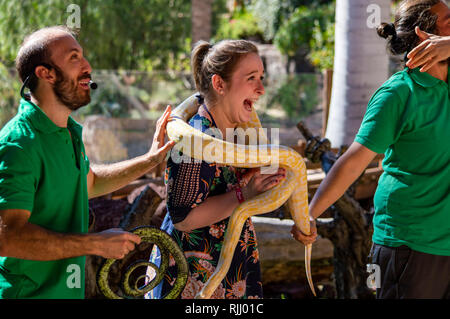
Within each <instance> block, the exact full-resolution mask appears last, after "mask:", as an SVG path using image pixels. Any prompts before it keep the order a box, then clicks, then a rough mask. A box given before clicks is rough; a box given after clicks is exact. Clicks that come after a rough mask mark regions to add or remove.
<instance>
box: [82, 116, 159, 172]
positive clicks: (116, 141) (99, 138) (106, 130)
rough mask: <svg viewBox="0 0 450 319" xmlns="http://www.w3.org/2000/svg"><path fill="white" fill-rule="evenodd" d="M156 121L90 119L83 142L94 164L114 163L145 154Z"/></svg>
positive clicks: (101, 117) (85, 123) (86, 121)
mask: <svg viewBox="0 0 450 319" xmlns="http://www.w3.org/2000/svg"><path fill="white" fill-rule="evenodd" d="M155 123H156V122H155V121H153V120H147V119H139V120H138V119H127V118H107V117H103V116H98V115H93V116H88V117H87V118H86V120H85V121H84V123H83V142H84V146H85V149H86V155H87V156H88V157H89V160H90V161H91V163H95V164H103V163H113V162H118V161H122V160H126V159H130V158H133V157H136V156H139V155H142V154H145V153H146V152H147V151H148V150H149V149H150V146H151V142H152V141H153V133H154V130H155Z"/></svg>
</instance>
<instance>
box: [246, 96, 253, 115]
mask: <svg viewBox="0 0 450 319" xmlns="http://www.w3.org/2000/svg"><path fill="white" fill-rule="evenodd" d="M244 107H245V109H246V110H247V111H249V112H251V111H252V110H253V101H252V100H249V99H246V100H244Z"/></svg>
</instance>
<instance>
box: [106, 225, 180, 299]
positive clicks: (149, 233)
mask: <svg viewBox="0 0 450 319" xmlns="http://www.w3.org/2000/svg"><path fill="white" fill-rule="evenodd" d="M130 232H132V233H134V234H136V235H138V236H140V237H141V242H145V243H152V244H155V245H157V246H158V247H159V250H160V251H161V265H160V267H159V268H158V266H156V265H155V264H154V263H152V262H149V261H146V260H138V261H135V262H134V263H133V264H131V265H130V266H129V267H128V268H127V270H126V271H125V274H124V275H123V277H122V289H123V292H124V294H125V295H126V296H127V298H137V297H141V296H143V295H144V294H146V293H147V292H149V291H150V290H152V289H153V288H155V287H156V286H157V285H158V284H159V283H160V282H161V280H162V279H163V278H164V275H165V273H166V271H167V269H168V267H169V257H170V255H172V256H173V258H174V260H175V262H176V265H177V270H178V274H177V279H176V281H175V283H174V285H173V288H172V290H170V291H169V293H168V294H167V295H166V296H165V297H164V299H175V298H177V297H178V295H179V294H180V293H181V291H182V290H183V289H184V286H185V285H186V282H187V276H188V264H187V261H186V258H185V257H184V254H183V252H182V250H181V249H180V247H179V246H178V244H177V243H176V242H175V240H173V238H172V237H170V236H169V235H168V234H167V233H166V232H164V231H162V230H160V229H158V228H155V227H152V226H140V227H136V228H134V229H133V230H131V231H130ZM116 261H117V259H107V260H105V262H104V263H103V265H102V266H101V267H100V269H99V271H98V273H97V285H98V287H99V289H100V291H101V292H102V293H103V295H105V297H107V298H109V299H123V297H121V296H119V295H118V294H116V293H115V292H114V291H112V289H111V287H110V286H109V283H108V275H109V271H110V269H111V266H112V265H113V264H114V263H115V262H116ZM139 267H151V268H153V269H154V270H155V272H156V276H155V277H154V278H153V279H152V281H150V282H149V283H147V284H146V285H145V286H143V287H138V282H139V281H140V280H142V279H144V278H146V275H141V276H139V277H138V278H137V279H136V281H135V282H134V285H133V287H131V286H130V284H129V279H130V276H131V274H132V273H133V271H135V270H136V269H137V268H139Z"/></svg>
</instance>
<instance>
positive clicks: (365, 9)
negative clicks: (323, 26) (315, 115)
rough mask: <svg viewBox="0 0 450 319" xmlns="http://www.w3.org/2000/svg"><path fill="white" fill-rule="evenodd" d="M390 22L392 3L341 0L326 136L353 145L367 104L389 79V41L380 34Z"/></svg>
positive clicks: (385, 0) (336, 143) (337, 143)
mask: <svg viewBox="0 0 450 319" xmlns="http://www.w3.org/2000/svg"><path fill="white" fill-rule="evenodd" d="M384 21H388V22H389V21H390V0H337V1H336V29H335V56H334V73H333V88H332V93H331V104H330V110H329V117H328V122H327V130H326V137H327V138H328V139H329V140H330V141H331V144H332V146H333V147H340V146H342V145H350V144H351V143H352V142H353V139H354V137H355V135H356V133H357V132H358V129H359V126H360V124H361V121H362V118H363V116H364V113H365V111H366V107H367V103H368V102H369V99H370V97H371V96H372V94H373V93H374V92H375V90H376V89H377V88H378V87H379V86H380V85H381V84H382V83H383V82H384V81H386V79H387V78H388V63H389V61H388V60H389V58H388V55H387V51H386V42H385V40H384V39H382V38H380V37H378V35H377V34H376V26H377V24H379V23H380V22H384Z"/></svg>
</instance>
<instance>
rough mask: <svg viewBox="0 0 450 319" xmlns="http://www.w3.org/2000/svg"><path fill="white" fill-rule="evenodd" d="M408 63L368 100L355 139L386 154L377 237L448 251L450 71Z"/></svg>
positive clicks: (377, 201) (380, 240) (377, 195)
mask: <svg viewBox="0 0 450 319" xmlns="http://www.w3.org/2000/svg"><path fill="white" fill-rule="evenodd" d="M448 79H449V81H448V83H445V82H444V81H441V80H439V79H437V78H435V77H432V76H431V75H429V74H428V73H421V72H419V70H418V69H413V70H410V73H408V68H406V69H405V70H403V71H400V72H397V73H396V74H394V75H393V76H392V77H391V78H390V79H389V80H387V81H386V82H385V83H384V84H383V85H382V86H381V87H380V88H379V89H378V90H377V91H376V92H375V93H374V95H373V96H372V98H371V99H370V101H369V104H368V107H367V111H366V114H365V116H364V119H363V122H362V124H361V127H360V129H359V132H358V134H357V135H356V138H355V141H356V142H358V143H360V144H362V145H364V146H366V147H367V148H369V149H370V150H372V151H374V152H377V153H384V154H385V158H384V160H383V170H384V172H383V174H382V175H381V177H380V179H379V182H378V188H377V190H376V193H375V196H374V206H375V215H374V219H373V225H374V234H373V242H375V243H377V244H381V245H387V246H391V247H397V246H400V245H407V246H409V247H410V248H411V249H414V250H417V251H421V252H425V253H429V254H435V255H444V256H450V196H449V193H450V122H449V121H450V91H449V83H450V72H449V78H448Z"/></svg>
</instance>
